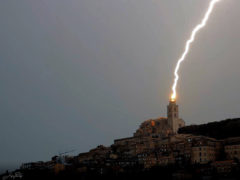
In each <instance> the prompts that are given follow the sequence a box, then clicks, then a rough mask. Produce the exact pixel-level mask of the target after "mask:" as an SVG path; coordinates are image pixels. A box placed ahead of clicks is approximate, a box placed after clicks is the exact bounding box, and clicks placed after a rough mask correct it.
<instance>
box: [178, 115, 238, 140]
mask: <svg viewBox="0 0 240 180" xmlns="http://www.w3.org/2000/svg"><path fill="white" fill-rule="evenodd" d="M178 133H179V134H194V135H203V136H208V137H212V138H216V139H225V138H229V137H237V136H240V118H237V119H227V120H223V121H219V122H211V123H207V124H201V125H191V126H185V127H182V128H180V129H179V130H178Z"/></svg>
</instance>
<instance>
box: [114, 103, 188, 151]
mask: <svg viewBox="0 0 240 180" xmlns="http://www.w3.org/2000/svg"><path fill="white" fill-rule="evenodd" d="M184 126H185V122H184V121H183V120H182V119H181V118H179V107H178V105H177V104H176V101H175V100H174V101H173V100H170V101H169V104H168V106H167V117H160V118H157V119H149V120H146V121H144V122H143V123H142V124H141V125H140V127H139V128H138V129H137V130H136V132H135V133H134V135H133V136H132V137H128V138H123V139H116V140H115V141H114V145H115V146H122V147H124V149H122V150H123V151H129V154H137V153H141V152H144V151H146V150H149V149H152V148H154V147H155V144H156V142H157V141H162V140H163V139H166V138H168V137H170V136H173V135H176V134H177V133H178V129H179V128H181V127H184ZM125 148H127V149H125Z"/></svg>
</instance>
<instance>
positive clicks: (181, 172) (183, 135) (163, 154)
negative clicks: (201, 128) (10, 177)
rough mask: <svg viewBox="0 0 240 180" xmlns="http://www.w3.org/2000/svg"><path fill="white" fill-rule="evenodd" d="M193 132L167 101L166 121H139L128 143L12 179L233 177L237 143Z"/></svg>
mask: <svg viewBox="0 0 240 180" xmlns="http://www.w3.org/2000/svg"><path fill="white" fill-rule="evenodd" d="M190 127H191V126H190ZM216 127H217V126H216ZM194 129H197V128H196V127H195V126H194V128H190V131H189V130H188V127H185V122H184V120H183V119H181V118H179V107H178V105H177V104H176V102H175V101H170V102H169V105H168V106H167V117H160V118H157V119H149V120H146V121H144V122H143V123H142V124H141V125H140V126H139V128H138V129H137V130H136V132H135V133H134V134H133V136H132V137H126V138H123V139H116V140H114V143H113V144H112V145H111V146H110V147H105V146H103V145H99V146H98V147H96V148H94V149H91V150H90V151H89V152H85V153H80V154H78V155H77V156H67V155H62V156H54V157H52V159H51V160H50V161H48V162H31V163H25V164H22V166H21V167H20V170H18V173H19V172H21V173H22V174H23V178H24V177H25V179H27V177H29V179H31V178H32V177H33V176H34V174H35V175H38V176H39V174H38V172H41V173H42V174H43V172H45V173H46V172H47V174H48V176H49V175H50V174H51V175H52V176H53V177H59V178H60V177H61V178H63V176H58V175H59V174H64V173H67V172H68V173H69V174H70V175H73V174H74V176H78V177H84V178H85V179H86V177H92V176H93V175H94V176H103V177H108V175H111V177H119V175H120V174H125V179H126V177H128V176H130V175H131V174H135V175H136V176H139V175H140V174H141V173H144V172H151V171H153V170H154V168H155V169H156V168H157V169H158V170H157V171H156V172H157V173H160V172H161V174H162V176H166V177H168V176H169V175H171V177H175V178H180V177H181V178H183V179H189V178H194V177H195V178H196V176H197V177H204V176H206V177H213V176H219V175H224V176H227V177H228V176H233V177H236V176H237V175H236V174H234V172H239V169H240V164H239V160H240V137H228V138H222V139H221V138H220V139H219V138H213V137H210V136H203V135H202V134H201V133H198V134H196V133H195V135H194ZM215 130H216V131H218V130H219V129H215ZM189 132H190V133H189ZM30 172H34V173H30ZM156 172H155V173H156ZM126 173H127V175H126ZM164 173H167V174H165V175H164ZM24 174H27V175H28V176H24ZM29 174H30V175H29ZM69 174H68V175H69ZM237 174H239V173H237ZM6 176H7V175H6ZM38 176H36V177H38ZM34 177H35V176H34ZM40 177H41V176H40ZM68 177H69V176H68Z"/></svg>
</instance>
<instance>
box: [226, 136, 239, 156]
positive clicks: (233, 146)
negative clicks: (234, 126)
mask: <svg viewBox="0 0 240 180" xmlns="http://www.w3.org/2000/svg"><path fill="white" fill-rule="evenodd" d="M224 144H225V145H224V152H225V154H226V158H227V159H229V160H233V159H238V160H240V137H235V138H228V139H226V140H225V141H224Z"/></svg>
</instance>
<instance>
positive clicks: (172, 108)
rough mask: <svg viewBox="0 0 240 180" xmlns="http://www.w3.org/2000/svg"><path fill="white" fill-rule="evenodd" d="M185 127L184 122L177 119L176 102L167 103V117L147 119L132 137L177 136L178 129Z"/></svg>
mask: <svg viewBox="0 0 240 180" xmlns="http://www.w3.org/2000/svg"><path fill="white" fill-rule="evenodd" d="M183 126H185V122H184V121H183V120H182V119H181V118H179V109H178V105H177V104H176V101H172V100H170V101H169V104H168V106H167V117H160V118H157V119H149V120H147V121H144V122H143V123H142V124H141V125H140V127H139V129H138V130H137V131H136V133H134V136H135V137H137V136H148V135H151V136H160V137H166V136H169V135H174V134H177V132H178V129H179V128H181V127H183Z"/></svg>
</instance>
